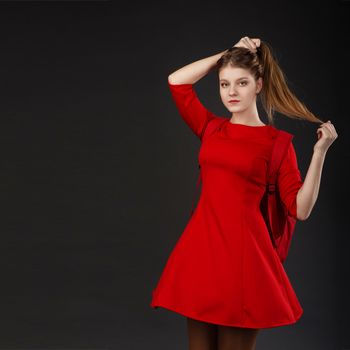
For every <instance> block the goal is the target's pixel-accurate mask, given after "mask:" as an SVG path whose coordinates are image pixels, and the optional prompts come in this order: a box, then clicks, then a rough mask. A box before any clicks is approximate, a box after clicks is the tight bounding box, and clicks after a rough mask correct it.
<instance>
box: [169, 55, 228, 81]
mask: <svg viewBox="0 0 350 350" xmlns="http://www.w3.org/2000/svg"><path fill="white" fill-rule="evenodd" d="M226 51H227V50H224V51H221V52H219V53H217V54H215V55H212V56H209V57H206V58H202V59H200V60H198V61H195V62H192V63H190V64H187V65H186V66H184V67H182V68H180V69H178V70H176V71H175V72H173V73H171V74H170V75H169V76H168V81H169V83H170V84H195V83H196V82H197V81H198V80H200V79H202V78H203V77H204V76H205V75H207V74H208V73H209V72H210V70H211V69H212V68H213V67H214V66H215V65H216V62H217V61H218V59H219V58H220V57H221V56H222V55H223V54H224V53H225V52H226Z"/></svg>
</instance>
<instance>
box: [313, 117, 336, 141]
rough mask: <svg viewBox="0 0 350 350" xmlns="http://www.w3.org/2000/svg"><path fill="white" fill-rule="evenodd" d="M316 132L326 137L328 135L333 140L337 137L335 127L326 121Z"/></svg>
mask: <svg viewBox="0 0 350 350" xmlns="http://www.w3.org/2000/svg"><path fill="white" fill-rule="evenodd" d="M316 132H317V133H319V132H325V134H326V135H327V134H329V135H330V136H332V138H334V139H335V138H337V137H338V134H337V132H336V130H335V127H334V125H333V124H332V122H331V121H330V120H328V121H327V122H326V123H323V124H321V125H320V127H319V128H318V129H317V130H316Z"/></svg>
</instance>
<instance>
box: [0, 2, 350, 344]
mask: <svg viewBox="0 0 350 350" xmlns="http://www.w3.org/2000/svg"><path fill="white" fill-rule="evenodd" d="M305 3H306V2H302V1H299V2H295V1H293V2H286V1H269V2H266V1H264V2H263V1H254V2H248V3H246V4H245V5H244V4H243V2H242V1H240V2H235V1H215V2H214V1H192V0H190V1H176V2H168V3H166V2H161V3H158V2H155V1H154V2H145V3H142V2H139V3H135V2H133V3H129V4H124V5H123V7H120V6H121V5H119V6H118V5H117V4H115V3H112V2H106V1H97V2H91V1H88V2H82V1H79V2H68V1H66V2H59V1H58V2H53V1H49V2H47V3H44V2H28V1H27V2H24V3H21V2H1V3H0V38H1V41H0V43H1V55H0V70H1V83H0V86H1V104H0V113H1V127H0V133H1V138H0V139H1V143H2V145H1V146H2V147H1V172H0V176H1V180H0V186H1V213H2V216H1V244H0V247H1V251H0V263H1V275H0V276H1V283H0V295H1V308H0V315H1V316H0V319H1V324H0V349H58V348H61V349H83V348H84V349H87V348H89V349H140V348H147V349H148V348H149V349H169V350H175V349H185V348H186V347H187V334H186V323H185V318H184V317H183V316H181V315H179V314H176V313H173V312H170V311H167V310H164V309H157V310H154V309H152V308H151V307H150V306H149V303H150V301H151V291H152V289H153V288H154V287H155V285H156V283H157V282H158V278H159V277H160V274H161V271H162V269H163V267H164V264H165V262H166V259H167V257H168V256H169V254H170V252H171V250H172V249H173V247H174V245H175V243H176V241H177V239H178V238H179V236H180V234H181V233H182V231H183V229H184V227H185V225H186V223H187V221H188V218H189V212H190V208H191V203H192V198H193V195H194V193H195V183H196V180H197V175H198V173H197V170H198V169H197V156H198V150H199V146H200V142H199V140H198V139H197V138H196V136H195V135H194V134H193V133H192V131H191V130H190V129H189V128H188V127H187V125H186V124H185V123H184V122H183V120H182V119H181V117H180V116H179V114H178V112H177V110H176V107H175V105H174V103H173V101H172V99H171V96H170V92H169V90H168V87H167V76H168V74H169V73H171V72H172V71H174V70H176V69H178V68H180V67H181V66H183V65H185V64H187V63H190V62H192V61H194V60H197V59H200V58H203V57H207V56H209V55H212V54H215V53H217V52H220V51H222V50H224V49H226V48H228V47H229V46H232V45H233V44H235V43H236V42H237V41H239V39H240V38H241V37H242V36H246V35H247V36H250V37H252V38H254V37H258V38H260V39H262V40H265V41H268V42H269V43H270V44H271V45H272V47H273V48H274V50H275V53H276V56H277V58H278V60H279V63H280V66H281V67H282V69H283V71H284V72H285V74H286V76H287V77H288V79H289V84H290V87H291V89H292V90H293V91H294V92H295V93H296V95H297V96H298V97H299V98H300V99H301V100H302V101H303V102H305V103H306V105H307V106H308V107H309V108H310V109H311V110H312V111H313V112H314V113H315V114H316V115H317V116H319V117H320V118H321V119H323V120H324V121H327V120H328V119H330V120H331V121H332V122H333V124H334V125H335V127H336V129H337V132H338V135H339V137H338V139H337V140H336V141H335V143H334V144H333V145H332V146H331V148H330V149H329V151H328V152H327V156H326V160H325V164H324V168H323V172H322V180H321V188H320V193H319V197H318V200H317V203H316V205H315V207H314V210H313V212H312V214H311V217H310V218H309V219H308V220H307V221H304V222H298V223H297V226H296V233H295V236H294V240H293V244H292V247H291V250H290V254H289V257H288V259H287V262H286V265H285V268H286V271H287V273H288V275H289V277H290V280H291V282H292V284H293V286H294V288H295V291H296V293H297V295H298V297H299V299H300V302H301V304H302V306H303V308H304V314H303V316H302V318H301V320H300V321H299V322H298V323H297V324H295V325H292V326H287V327H278V328H274V329H266V330H263V331H262V332H261V334H260V335H259V336H258V343H257V349H259V350H263V349H266V350H273V349H282V348H283V349H285V350H289V349H299V350H304V349H305V350H306V349H307V350H309V349H317V350H326V349H327V350H330V349H346V348H350V341H349V338H348V337H346V331H347V330H348V328H349V320H348V314H349V310H350V308H349V298H348V296H349V292H350V289H349V282H348V280H349V258H348V243H349V238H348V235H347V233H348V232H349V229H348V225H347V222H346V218H347V217H349V215H348V212H349V211H348V210H346V209H349V207H348V203H347V199H348V198H349V191H348V179H349V173H348V169H347V166H348V164H349V143H348V138H347V135H348V131H349V128H348V118H349V112H348V108H347V107H348V100H349V98H348V95H349V89H348V79H349V67H348V62H349V58H350V57H349V40H348V36H347V34H346V31H347V30H348V29H349V25H348V24H347V23H346V21H348V19H349V2H346V1H343V2H342V1H337V2H336V1H323V2H316V1H313V2H312V1H311V2H310V1H309V2H307V4H308V5H309V7H305ZM216 79H217V77H216V76H215V75H214V74H213V73H212V74H209V75H208V76H207V77H205V78H203V79H202V80H201V81H199V82H198V83H197V84H196V91H197V93H198V95H199V97H200V99H201V100H202V101H203V103H204V104H205V105H206V106H207V107H208V108H210V109H211V110H213V111H214V112H216V113H217V114H219V115H222V116H227V117H229V112H228V111H227V110H226V109H225V108H224V106H223V105H222V103H221V101H220V97H219V90H218V84H217V80H216ZM260 112H261V118H262V120H263V121H264V122H266V121H267V118H266V117H265V113H264V112H263V111H262V110H261V109H260ZM276 118H277V119H276V120H277V122H276V124H277V127H279V128H282V129H285V130H287V131H289V132H291V133H294V134H295V138H294V145H295V148H296V152H297V156H298V162H299V167H300V169H301V172H302V174H303V176H305V174H306V171H307V168H308V165H309V162H310V160H311V156H312V150H313V145H314V143H315V142H316V141H317V136H316V129H317V125H316V124H313V123H309V122H300V121H295V120H291V119H288V118H286V117H283V116H280V115H278V114H277V115H276Z"/></svg>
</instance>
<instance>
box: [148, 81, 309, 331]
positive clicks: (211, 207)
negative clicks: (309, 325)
mask: <svg viewBox="0 0 350 350" xmlns="http://www.w3.org/2000/svg"><path fill="white" fill-rule="evenodd" d="M169 88H170V91H171V93H172V96H173V99H174V101H175V103H176V106H177V108H178V110H179V112H180V115H181V116H182V118H183V119H184V121H185V122H186V123H187V125H188V126H189V127H190V128H191V129H192V131H193V132H194V134H195V135H197V137H199V138H200V139H202V135H203V132H204V129H205V127H206V126H207V124H208V122H209V120H211V118H220V117H219V116H216V115H215V114H213V113H212V112H210V111H209V110H207V109H206V108H205V107H204V106H203V105H202V103H201V102H200V100H199V99H198V97H197V95H196V93H195V91H194V89H193V86H192V85H191V84H181V85H172V84H169ZM221 118H222V117H221ZM276 133H277V129H275V128H274V127H272V126H270V125H266V126H257V127H254V126H247V125H243V124H232V123H231V122H230V121H229V118H227V122H224V123H223V125H222V126H221V127H220V128H219V129H218V130H217V131H216V132H215V133H213V135H212V136H210V137H209V138H205V139H204V140H203V141H202V142H201V147H200V150H199V163H200V165H201V171H202V189H201V194H200V198H199V200H198V203H197V206H196V208H195V210H194V212H193V215H192V216H191V218H190V220H189V222H188V223H187V225H186V227H185V229H184V231H183V233H182V234H181V236H180V237H179V239H178V241H177V243H176V244H175V247H174V249H173V250H172V252H171V254H170V256H169V258H168V260H167V262H166V264H165V267H164V269H163V271H162V274H161V276H160V279H159V281H158V284H157V286H156V288H154V290H153V291H152V301H151V303H150V306H151V307H153V308H158V307H163V308H165V309H168V310H172V311H174V312H177V313H179V314H181V315H184V316H188V317H191V318H194V319H197V320H201V321H205V322H209V323H214V324H220V325H226V326H237V327H247V328H269V327H277V326H282V325H287V324H292V323H295V322H296V321H297V320H298V319H299V318H300V317H301V315H302V313H303V309H302V307H301V305H300V304H299V301H298V299H297V296H296V294H295V292H294V290H293V288H292V285H291V283H290V281H289V279H288V276H287V274H286V272H285V270H284V268H283V265H282V264H281V262H280V260H279V257H278V255H277V253H276V251H275V250H274V248H273V246H272V242H271V239H270V237H269V233H268V230H267V227H266V225H265V222H264V219H263V217H262V214H261V212H260V207H259V204H260V200H261V198H262V196H263V194H264V191H265V186H266V181H267V178H266V172H267V161H268V159H269V155H270V152H271V150H272V144H273V140H274V137H275V136H276ZM301 185H302V180H301V176H300V172H299V170H298V165H297V158H296V155H295V151H294V148H293V145H291V146H290V149H289V150H288V155H287V156H286V158H285V159H284V161H283V164H282V167H281V170H280V173H279V174H278V186H279V191H280V194H281V197H282V200H283V202H284V203H285V205H286V206H287V208H288V210H289V211H290V213H292V214H293V215H294V216H296V194H297V191H298V189H299V188H300V187H301Z"/></svg>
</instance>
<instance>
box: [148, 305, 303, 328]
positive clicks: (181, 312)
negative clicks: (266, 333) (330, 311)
mask: <svg viewBox="0 0 350 350" xmlns="http://www.w3.org/2000/svg"><path fill="white" fill-rule="evenodd" d="M150 306H151V307H152V308H153V309H157V308H159V307H161V308H163V309H166V310H170V311H173V312H176V313H178V314H180V315H182V316H185V317H190V318H193V319H195V320H198V321H202V322H207V323H212V324H217V325H220V326H229V327H242V328H253V329H263V328H273V327H281V326H287V325H292V324H295V323H296V322H298V321H299V319H300V318H301V316H302V314H303V313H304V310H303V309H301V312H300V314H299V315H298V316H297V317H296V318H295V319H294V321H290V322H284V323H273V324H271V323H270V324H268V325H263V326H251V325H246V324H245V325H242V324H237V323H235V324H232V323H230V324H229V323H224V322H217V321H212V320H208V319H204V318H201V317H198V316H196V315H192V314H191V313H188V312H183V311H181V310H178V309H176V308H174V307H171V306H165V305H161V304H153V303H151V304H150Z"/></svg>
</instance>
